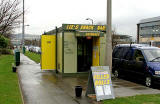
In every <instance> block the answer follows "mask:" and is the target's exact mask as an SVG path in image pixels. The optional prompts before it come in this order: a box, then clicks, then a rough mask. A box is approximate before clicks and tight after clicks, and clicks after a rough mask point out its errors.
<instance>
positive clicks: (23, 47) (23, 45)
mask: <svg viewBox="0 0 160 104" xmlns="http://www.w3.org/2000/svg"><path fill="white" fill-rule="evenodd" d="M22 24H23V25H22V52H23V54H25V43H24V0H23V23H22Z"/></svg>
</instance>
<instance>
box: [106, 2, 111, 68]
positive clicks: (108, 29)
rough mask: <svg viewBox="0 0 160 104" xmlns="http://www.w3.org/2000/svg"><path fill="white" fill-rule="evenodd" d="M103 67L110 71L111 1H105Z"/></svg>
mask: <svg viewBox="0 0 160 104" xmlns="http://www.w3.org/2000/svg"><path fill="white" fill-rule="evenodd" d="M106 17H107V19H106V20H107V26H106V48H105V53H106V54H105V65H106V66H109V68H110V70H111V71H112V0H107V16H106Z"/></svg>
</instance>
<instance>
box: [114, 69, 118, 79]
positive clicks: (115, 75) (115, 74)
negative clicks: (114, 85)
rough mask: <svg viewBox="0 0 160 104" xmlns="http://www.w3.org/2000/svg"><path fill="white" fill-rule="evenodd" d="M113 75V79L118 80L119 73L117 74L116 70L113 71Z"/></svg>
mask: <svg viewBox="0 0 160 104" xmlns="http://www.w3.org/2000/svg"><path fill="white" fill-rule="evenodd" d="M113 74H114V77H115V78H118V77H119V72H118V70H115V71H114V73H113Z"/></svg>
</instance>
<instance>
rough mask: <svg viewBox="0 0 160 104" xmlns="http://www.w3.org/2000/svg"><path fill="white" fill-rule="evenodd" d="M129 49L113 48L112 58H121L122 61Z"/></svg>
mask: <svg viewBox="0 0 160 104" xmlns="http://www.w3.org/2000/svg"><path fill="white" fill-rule="evenodd" d="M128 50H129V47H118V48H115V49H114V51H113V58H121V59H123V58H124V57H125V56H126V53H127V52H128Z"/></svg>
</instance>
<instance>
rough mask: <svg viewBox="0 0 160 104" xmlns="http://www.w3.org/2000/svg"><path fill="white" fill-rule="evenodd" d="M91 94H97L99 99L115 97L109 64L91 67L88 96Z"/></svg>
mask: <svg viewBox="0 0 160 104" xmlns="http://www.w3.org/2000/svg"><path fill="white" fill-rule="evenodd" d="M89 94H96V99H97V101H100V100H104V99H114V98H115V97H114V93H113V87H112V81H111V74H110V70H109V67H108V66H96V67H91V71H90V73H89V77H88V86H87V90H86V96H88V95H89Z"/></svg>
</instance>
